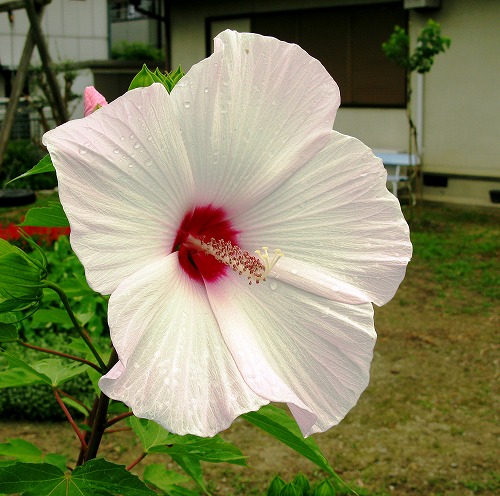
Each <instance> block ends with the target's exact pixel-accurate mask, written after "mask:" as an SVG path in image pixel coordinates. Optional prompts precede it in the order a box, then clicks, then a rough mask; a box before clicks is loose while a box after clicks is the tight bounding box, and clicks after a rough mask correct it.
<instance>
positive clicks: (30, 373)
mask: <svg viewBox="0 0 500 496" xmlns="http://www.w3.org/2000/svg"><path fill="white" fill-rule="evenodd" d="M0 354H1V355H2V356H3V357H4V358H5V359H6V360H7V361H8V362H9V365H10V366H11V367H10V368H9V369H7V370H4V371H2V372H1V373H0V389H3V388H7V387H18V386H29V385H30V384H43V383H45V384H50V378H49V377H47V376H46V375H44V374H41V373H39V372H37V371H36V370H35V369H34V368H33V367H32V366H31V365H29V364H28V363H26V362H25V361H24V360H21V359H20V358H17V357H15V356H14V355H11V354H10V353H7V352H5V351H2V352H0Z"/></svg>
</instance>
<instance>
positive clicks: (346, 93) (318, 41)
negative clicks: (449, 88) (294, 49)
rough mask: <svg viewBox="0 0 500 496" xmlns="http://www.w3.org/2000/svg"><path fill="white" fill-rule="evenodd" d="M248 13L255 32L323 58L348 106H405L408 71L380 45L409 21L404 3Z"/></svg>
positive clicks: (320, 58)
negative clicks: (391, 58) (395, 61)
mask: <svg viewBox="0 0 500 496" xmlns="http://www.w3.org/2000/svg"><path fill="white" fill-rule="evenodd" d="M247 17H248V18H250V26H251V30H252V31H253V32H254V33H260V34H264V35H269V36H275V37H276V38H278V39H281V40H284V41H288V42H290V43H297V44H298V45H300V46H301V47H302V48H304V50H306V51H307V52H308V53H309V54H310V55H312V56H313V57H315V58H317V59H318V60H319V61H321V63H322V64H323V65H324V66H325V67H326V69H327V70H328V72H329V73H330V74H331V75H332V76H333V78H334V79H335V81H336V82H337V84H338V85H339V87H340V92H341V95H342V105H343V106H364V107H366V106H373V107H400V106H405V103H406V95H405V93H406V80H405V73H404V70H403V69H401V68H399V67H398V66H397V65H396V64H395V63H394V62H391V61H389V60H388V59H387V58H386V57H385V55H384V53H383V52H382V49H381V44H382V43H383V42H384V41H386V40H387V39H388V38H389V36H390V34H391V33H392V31H393V29H394V26H395V25H396V24H398V25H400V26H406V24H407V14H406V12H405V10H404V9H403V5H402V2H398V3H394V2H392V3H383V4H369V5H356V6H346V7H330V8H321V9H306V10H296V11H287V12H266V13H260V14H250V15H248V16H247ZM213 21H215V19H213ZM303 77H307V75H304V76H303Z"/></svg>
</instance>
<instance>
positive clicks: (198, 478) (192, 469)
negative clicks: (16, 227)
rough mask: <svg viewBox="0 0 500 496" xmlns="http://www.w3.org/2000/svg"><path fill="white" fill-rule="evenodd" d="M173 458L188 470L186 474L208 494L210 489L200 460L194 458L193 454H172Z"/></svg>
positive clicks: (185, 470)
mask: <svg viewBox="0 0 500 496" xmlns="http://www.w3.org/2000/svg"><path fill="white" fill-rule="evenodd" d="M170 456H171V457H172V460H174V462H175V463H177V465H179V467H181V468H182V470H184V472H186V474H188V475H189V477H191V479H193V480H194V481H195V482H196V484H198V486H199V487H200V488H201V490H202V491H203V492H205V493H207V494H209V493H208V489H207V486H206V485H205V481H204V480H203V472H202V470H201V463H200V460H198V459H196V458H193V457H191V456H178V455H175V454H174V455H170Z"/></svg>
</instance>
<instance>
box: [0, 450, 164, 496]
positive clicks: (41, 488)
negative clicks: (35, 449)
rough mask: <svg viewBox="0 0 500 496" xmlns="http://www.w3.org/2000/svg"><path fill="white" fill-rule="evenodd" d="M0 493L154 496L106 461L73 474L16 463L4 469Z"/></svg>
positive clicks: (121, 468) (0, 473) (41, 465)
mask: <svg viewBox="0 0 500 496" xmlns="http://www.w3.org/2000/svg"><path fill="white" fill-rule="evenodd" d="M0 492H3V493H7V494H12V493H21V495H22V496H83V495H85V496H86V495H88V496H90V495H92V496H112V495H120V496H153V495H155V494H156V493H155V492H153V491H152V490H151V489H149V488H148V487H147V486H146V485H145V484H144V483H143V482H142V481H141V480H140V479H139V478H138V477H137V476H135V475H133V474H131V473H130V472H129V471H128V470H127V469H126V468H125V466H123V465H116V464H114V463H111V462H108V461H106V460H104V459H102V458H97V459H95V460H91V461H89V462H87V463H85V465H82V466H80V467H76V468H75V470H73V472H71V474H65V473H64V472H63V471H62V470H61V469H60V468H58V467H56V466H55V465H50V464H48V463H39V464H35V463H15V464H13V465H9V466H7V467H0Z"/></svg>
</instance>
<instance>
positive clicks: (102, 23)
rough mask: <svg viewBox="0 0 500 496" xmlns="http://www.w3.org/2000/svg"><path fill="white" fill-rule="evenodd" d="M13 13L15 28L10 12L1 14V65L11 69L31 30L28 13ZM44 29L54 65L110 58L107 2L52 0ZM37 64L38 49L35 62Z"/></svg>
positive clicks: (43, 22)
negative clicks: (10, 18)
mask: <svg viewBox="0 0 500 496" xmlns="http://www.w3.org/2000/svg"><path fill="white" fill-rule="evenodd" d="M13 13H14V24H13V25H12V26H11V25H10V23H9V20H8V16H7V13H6V12H3V13H0V63H1V64H2V65H3V66H4V67H8V68H10V69H14V68H16V67H17V65H18V63H19V59H20V57H21V53H22V51H23V47H24V42H25V40H26V33H27V32H28V29H29V20H28V16H27V14H26V11H25V10H24V9H18V10H15V11H13ZM41 26H42V30H43V32H44V35H45V37H46V39H47V43H48V47H49V50H50V54H51V57H52V58H53V60H54V61H55V62H58V61H63V60H73V61H81V60H93V59H106V58H108V7H107V1H106V0H85V2H78V1H70V0H52V2H51V3H50V4H48V5H47V6H46V7H45V11H44V14H43V17H42V22H41ZM38 62H39V57H38V52H37V51H36V50H35V51H34V53H33V59H32V63H33V64H36V63H38Z"/></svg>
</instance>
